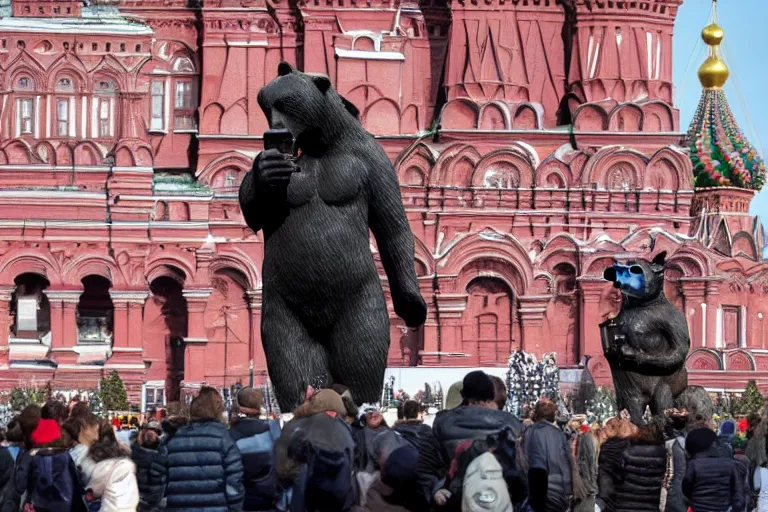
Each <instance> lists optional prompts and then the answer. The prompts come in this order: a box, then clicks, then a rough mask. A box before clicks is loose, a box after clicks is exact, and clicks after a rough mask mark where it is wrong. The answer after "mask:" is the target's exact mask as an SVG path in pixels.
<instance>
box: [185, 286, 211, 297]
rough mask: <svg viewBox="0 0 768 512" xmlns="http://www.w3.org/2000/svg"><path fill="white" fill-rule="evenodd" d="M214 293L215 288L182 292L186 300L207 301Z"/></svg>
mask: <svg viewBox="0 0 768 512" xmlns="http://www.w3.org/2000/svg"><path fill="white" fill-rule="evenodd" d="M212 293H213V288H192V289H184V290H182V291H181V294H182V296H183V297H184V298H185V299H207V298H208V297H210V296H211V294H212Z"/></svg>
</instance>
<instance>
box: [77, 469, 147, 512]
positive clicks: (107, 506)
mask: <svg viewBox="0 0 768 512" xmlns="http://www.w3.org/2000/svg"><path fill="white" fill-rule="evenodd" d="M88 487H89V489H90V491H91V492H92V493H93V496H94V498H96V499H98V500H100V501H101V508H100V509H99V510H100V511H101V512H134V511H135V510H136V507H137V506H138V505H139V487H138V485H137V484H136V466H135V465H134V464H133V462H131V460H130V459H128V458H125V457H123V458H114V459H106V460H103V461H101V462H98V463H97V464H96V468H95V470H94V472H93V477H92V478H91V482H90V485H89V486H88Z"/></svg>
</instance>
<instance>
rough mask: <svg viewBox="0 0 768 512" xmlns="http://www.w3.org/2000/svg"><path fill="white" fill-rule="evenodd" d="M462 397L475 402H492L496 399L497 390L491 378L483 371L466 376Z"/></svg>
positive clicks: (462, 387)
mask: <svg viewBox="0 0 768 512" xmlns="http://www.w3.org/2000/svg"><path fill="white" fill-rule="evenodd" d="M461 396H462V397H463V398H464V399H465V400H472V401H474V402H491V401H492V400H493V399H494V398H496V388H495V387H494V385H493V381H492V380H491V378H490V377H489V376H488V375H486V373H485V372H483V371H481V370H476V371H474V372H469V373H468V374H466V375H465V376H464V382H463V383H462V386H461Z"/></svg>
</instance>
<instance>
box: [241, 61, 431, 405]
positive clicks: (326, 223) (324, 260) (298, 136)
mask: <svg viewBox="0 0 768 512" xmlns="http://www.w3.org/2000/svg"><path fill="white" fill-rule="evenodd" d="M258 101H259V105H260V106H261V109H262V110H263V111H264V114H265V115H266V117H267V120H268V121H269V126H270V129H280V128H282V129H287V130H289V131H290V132H291V135H292V136H293V137H294V140H295V142H294V151H295V153H296V154H297V156H296V157H295V158H292V157H291V155H284V154H282V153H280V152H278V151H277V150H275V149H268V150H265V151H263V152H262V153H260V154H259V155H258V156H257V157H256V159H255V160H254V164H253V168H252V169H251V172H249V173H247V175H246V176H245V178H244V179H243V182H242V184H241V186H240V208H241V209H242V211H243V216H244V217H245V220H246V222H247V224H248V226H249V227H250V228H251V229H253V230H254V231H259V230H262V231H263V233H264V243H265V249H264V264H263V268H262V275H263V283H264V286H263V306H262V319H261V336H262V343H263V345H264V351H265V353H266V356H267V367H268V370H269V376H270V379H271V380H272V383H273V385H274V388H275V393H276V395H277V399H278V402H279V405H280V408H281V410H282V411H283V412H289V411H293V410H294V409H295V407H296V406H297V405H298V404H299V403H301V402H302V401H303V399H304V396H305V392H306V389H307V386H310V385H312V386H314V385H317V384H318V383H322V384H326V385H328V384H331V383H339V384H344V385H346V386H347V387H349V388H350V390H351V392H352V396H353V397H354V398H355V400H356V401H357V402H358V403H362V402H377V401H378V400H379V399H380V398H381V396H380V394H381V386H382V385H383V382H384V372H385V369H386V364H387V352H388V350H389V340H390V322H389V316H388V314H387V305H386V301H385V299H384V294H383V291H382V287H381V283H380V279H379V275H378V272H377V270H376V265H375V262H374V259H373V255H372V253H371V245H370V235H369V228H370V232H373V235H374V237H375V239H376V244H377V246H378V250H379V253H380V254H381V262H382V264H383V266H384V270H385V271H386V273H387V278H388V282H389V287H390V290H391V293H392V302H393V304H394V309H395V313H396V314H397V315H398V316H400V317H401V318H402V319H403V320H404V321H405V323H406V324H407V325H408V326H409V327H418V326H420V325H422V324H423V323H424V320H425V318H426V314H427V307H426V304H425V302H424V299H423V298H422V296H421V293H420V291H419V285H418V281H417V279H416V271H415V268H414V242H413V234H412V233H411V229H410V226H409V224H408V220H407V218H406V215H405V209H404V208H403V203H402V199H401V196H400V186H399V184H398V181H397V175H396V174H395V171H394V169H393V167H392V163H391V162H390V160H389V158H388V157H387V155H386V153H385V152H384V150H383V148H382V147H381V146H380V145H379V144H378V143H377V142H376V141H375V140H374V138H373V136H371V135H370V134H369V133H367V132H366V131H365V130H364V129H363V126H362V125H361V123H360V121H359V120H358V119H357V117H356V114H357V111H356V109H355V107H354V106H353V105H351V104H350V103H349V102H347V101H346V100H345V99H343V98H342V97H341V96H340V95H338V94H337V93H336V91H334V89H333V88H332V87H331V83H330V81H329V79H328V78H327V77H325V76H319V75H309V74H305V73H301V72H299V71H296V70H294V69H293V68H292V67H291V66H290V65H289V64H287V63H281V64H280V65H279V66H278V76H277V78H275V79H274V80H273V81H272V82H270V83H268V84H267V85H266V86H264V88H263V89H262V90H261V91H260V92H259V95H258Z"/></svg>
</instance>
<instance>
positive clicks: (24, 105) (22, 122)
mask: <svg viewBox="0 0 768 512" xmlns="http://www.w3.org/2000/svg"><path fill="white" fill-rule="evenodd" d="M13 90H14V92H15V93H16V135H17V136H18V135H33V134H34V132H35V98H34V96H32V94H34V90H35V88H34V86H33V82H32V79H31V78H29V77H28V76H21V77H19V78H17V79H16V82H15V83H14V84H13Z"/></svg>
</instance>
